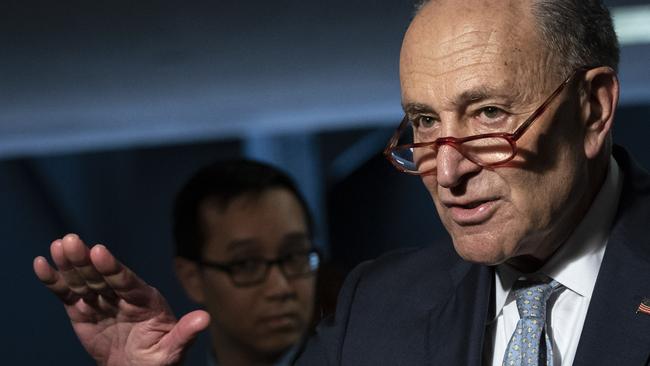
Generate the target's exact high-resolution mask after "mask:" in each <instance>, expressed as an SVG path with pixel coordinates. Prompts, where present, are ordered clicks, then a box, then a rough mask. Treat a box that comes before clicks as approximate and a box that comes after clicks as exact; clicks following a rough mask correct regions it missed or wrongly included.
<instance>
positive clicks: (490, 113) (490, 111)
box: [480, 107, 504, 119]
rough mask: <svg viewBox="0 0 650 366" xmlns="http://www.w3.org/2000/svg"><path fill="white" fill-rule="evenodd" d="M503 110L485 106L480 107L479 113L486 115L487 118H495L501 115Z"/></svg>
mask: <svg viewBox="0 0 650 366" xmlns="http://www.w3.org/2000/svg"><path fill="white" fill-rule="evenodd" d="M503 113H504V112H503V110H501V109H499V108H497V107H485V108H483V109H481V113H480V114H481V115H483V116H484V117H486V118H487V119H497V118H499V117H501V116H502V115H503Z"/></svg>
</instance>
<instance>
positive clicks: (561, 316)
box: [484, 158, 622, 366]
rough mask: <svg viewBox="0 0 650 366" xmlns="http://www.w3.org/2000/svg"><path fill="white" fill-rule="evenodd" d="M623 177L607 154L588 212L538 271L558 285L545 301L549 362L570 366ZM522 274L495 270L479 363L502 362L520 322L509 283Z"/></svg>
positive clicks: (495, 364)
mask: <svg viewBox="0 0 650 366" xmlns="http://www.w3.org/2000/svg"><path fill="white" fill-rule="evenodd" d="M621 187H622V177H621V173H620V170H619V167H618V164H617V163H616V161H615V160H614V159H613V158H610V164H609V168H608V171H607V177H606V178H605V182H604V183H603V186H602V187H601V189H600V192H599V193H598V194H597V195H596V198H595V199H594V201H593V203H592V205H591V207H590V208H589V210H588V211H587V214H586V215H585V217H584V218H583V220H582V221H581V222H580V224H579V225H578V227H577V228H576V229H575V231H574V232H573V233H572V234H571V236H570V237H569V239H568V240H567V241H566V242H565V243H564V244H563V245H562V246H561V247H560V249H558V251H557V252H556V253H555V254H554V255H553V256H552V257H551V258H550V259H549V261H548V262H547V263H546V264H545V265H544V266H543V267H542V268H541V269H540V270H539V273H541V274H543V275H546V276H548V277H550V278H552V279H554V280H556V281H557V282H559V283H560V284H561V285H562V286H563V287H561V288H560V290H557V291H555V292H554V293H553V295H552V296H551V298H550V299H549V301H548V303H547V313H546V327H547V328H546V329H547V333H548V335H549V336H550V337H551V339H552V340H553V364H554V365H571V364H572V363H573V359H574V357H575V354H576V349H577V348H578V341H579V340H580V334H581V333H582V327H583V325H584V321H585V317H586V315H587V309H588V308H589V302H590V300H591V294H592V293H593V290H594V286H595V284H596V278H597V276H598V271H599V269H600V264H601V263H602V261H603V254H604V253H605V247H606V246H607V240H608V237H609V232H610V229H611V226H612V224H613V221H614V216H615V214H616V210H617V208H618V201H619V197H620V193H621ZM522 277H523V276H522V275H521V273H519V272H517V271H516V270H515V269H514V268H512V267H510V266H508V265H507V264H502V265H499V266H497V267H496V271H495V282H494V284H495V294H494V295H495V296H494V298H495V301H496V303H495V310H496V311H495V313H496V315H495V318H494V319H492V321H491V322H490V323H489V324H488V326H487V328H486V338H485V341H486V347H485V352H484V356H485V357H484V360H485V362H484V364H486V365H493V366H501V365H502V363H503V356H504V354H505V350H506V347H507V346H508V342H509V341H510V338H511V337H512V333H513V332H514V331H515V328H516V326H517V322H518V321H519V312H518V310H517V303H516V300H515V298H514V294H513V293H512V292H511V289H512V286H513V285H514V283H515V282H516V281H517V279H519V278H522Z"/></svg>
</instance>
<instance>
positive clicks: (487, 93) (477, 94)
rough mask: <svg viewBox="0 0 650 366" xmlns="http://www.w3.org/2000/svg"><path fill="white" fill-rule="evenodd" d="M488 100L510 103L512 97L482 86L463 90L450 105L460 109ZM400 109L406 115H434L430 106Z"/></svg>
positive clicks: (406, 105) (413, 105) (419, 104)
mask: <svg viewBox="0 0 650 366" xmlns="http://www.w3.org/2000/svg"><path fill="white" fill-rule="evenodd" d="M490 98H501V99H506V100H508V101H510V100H511V99H512V96H511V95H507V94H505V93H504V92H503V91H502V90H499V89H495V88H490V87H487V86H482V87H477V88H474V89H469V90H465V91H464V92H462V93H460V94H458V95H457V96H455V97H454V98H453V100H452V102H451V103H452V104H453V105H454V106H456V107H462V106H466V105H468V104H471V103H476V102H480V101H482V100H486V99H490ZM402 109H403V110H404V112H406V113H435V110H434V109H433V107H431V106H430V105H428V104H424V103H418V102H409V103H404V104H402Z"/></svg>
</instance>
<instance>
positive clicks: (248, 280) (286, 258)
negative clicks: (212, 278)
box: [199, 249, 320, 287]
mask: <svg viewBox="0 0 650 366" xmlns="http://www.w3.org/2000/svg"><path fill="white" fill-rule="evenodd" d="M199 264H201V265H202V266H204V267H208V268H212V269H216V270H219V271H222V272H226V273H227V274H228V275H229V276H230V279H231V280H232V282H233V284H234V285H235V286H239V287H247V286H255V285H259V284H261V283H263V282H264V281H266V278H267V277H268V275H269V270H270V269H271V266H274V265H277V266H278V267H279V268H280V271H282V274H283V275H284V276H285V277H286V278H287V279H294V278H300V277H307V276H311V275H313V274H314V273H315V272H316V271H317V270H318V268H319V266H320V256H319V255H318V252H317V251H316V250H315V249H312V250H309V251H303V252H294V253H290V254H287V255H283V256H281V257H279V258H276V259H271V260H267V259H264V258H248V259H244V260H236V261H231V262H225V263H222V262H215V261H205V260H204V261H200V262H199Z"/></svg>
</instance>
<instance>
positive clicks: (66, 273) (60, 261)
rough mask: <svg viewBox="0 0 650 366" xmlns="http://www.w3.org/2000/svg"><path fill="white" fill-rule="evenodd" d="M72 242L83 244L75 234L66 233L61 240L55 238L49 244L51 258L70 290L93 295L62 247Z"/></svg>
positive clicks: (83, 295)
mask: <svg viewBox="0 0 650 366" xmlns="http://www.w3.org/2000/svg"><path fill="white" fill-rule="evenodd" d="M73 243H74V244H79V245H81V246H82V247H83V246H84V244H83V242H82V241H81V239H79V237H78V236H77V235H75V234H68V235H66V236H65V237H63V239H61V240H55V241H54V242H53V243H52V245H51V246H50V253H51V254H52V260H53V261H54V264H56V266H57V268H58V269H59V273H60V274H61V276H62V277H63V279H64V280H65V282H66V283H67V284H68V287H69V288H70V290H71V291H72V292H74V293H76V294H77V295H79V296H81V297H94V296H93V294H92V291H91V290H90V289H89V288H88V286H86V280H84V278H83V277H81V275H80V274H79V273H78V272H77V270H76V269H75V267H74V266H73V264H72V263H71V262H70V260H69V259H68V256H67V255H66V250H65V249H64V248H65V247H66V246H70V245H71V244H73Z"/></svg>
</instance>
